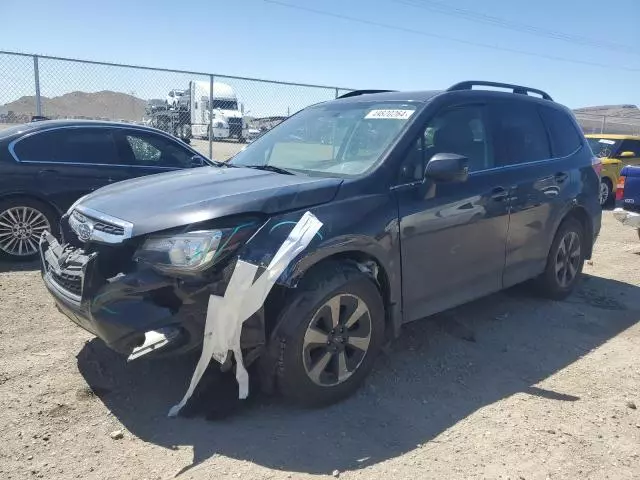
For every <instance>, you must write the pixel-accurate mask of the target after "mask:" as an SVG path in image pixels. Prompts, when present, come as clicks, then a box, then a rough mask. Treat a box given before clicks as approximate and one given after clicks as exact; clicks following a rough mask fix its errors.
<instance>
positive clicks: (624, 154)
mask: <svg viewBox="0 0 640 480" xmlns="http://www.w3.org/2000/svg"><path fill="white" fill-rule="evenodd" d="M635 156H636V154H635V153H634V152H622V153H621V154H620V155H619V157H620V158H634V157H635Z"/></svg>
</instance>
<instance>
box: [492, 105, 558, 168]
mask: <svg viewBox="0 0 640 480" xmlns="http://www.w3.org/2000/svg"><path fill="white" fill-rule="evenodd" d="M491 111H492V121H493V126H494V128H493V131H494V143H495V147H494V148H495V155H496V161H497V164H498V165H499V166H507V165H518V164H522V163H528V162H536V161H539V160H545V159H549V158H551V157H552V155H551V146H550V144H549V138H548V134H547V129H546V128H545V126H544V123H542V118H541V117H540V114H539V113H538V109H537V105H536V104H535V103H528V102H524V101H519V102H518V101H511V102H504V103H498V104H494V105H492V107H491Z"/></svg>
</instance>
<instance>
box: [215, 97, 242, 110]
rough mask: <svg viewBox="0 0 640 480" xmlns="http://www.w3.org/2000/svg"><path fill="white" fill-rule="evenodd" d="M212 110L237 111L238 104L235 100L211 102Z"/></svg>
mask: <svg viewBox="0 0 640 480" xmlns="http://www.w3.org/2000/svg"><path fill="white" fill-rule="evenodd" d="M213 108H219V109H220V110H237V109H238V103H237V102H236V101H235V100H216V99H214V100H213Z"/></svg>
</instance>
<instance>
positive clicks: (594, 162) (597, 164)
mask: <svg viewBox="0 0 640 480" xmlns="http://www.w3.org/2000/svg"><path fill="white" fill-rule="evenodd" d="M591 166H592V167H593V169H594V170H595V171H596V173H597V174H598V177H600V174H601V173H602V160H601V159H600V158H598V157H593V158H592V159H591Z"/></svg>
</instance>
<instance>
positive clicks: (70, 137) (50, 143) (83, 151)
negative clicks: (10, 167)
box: [14, 128, 119, 165]
mask: <svg viewBox="0 0 640 480" xmlns="http://www.w3.org/2000/svg"><path fill="white" fill-rule="evenodd" d="M14 153H15V155H16V157H17V158H18V160H20V161H30V162H47V163H74V164H94V165H95V164H104V165H113V164H117V163H119V158H118V151H117V148H116V142H115V139H114V135H113V132H112V130H111V129H109V128H60V129H56V130H50V131H44V132H39V133H36V134H34V135H32V136H29V137H26V138H24V139H23V140H19V141H18V142H16V144H15V147H14Z"/></svg>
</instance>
